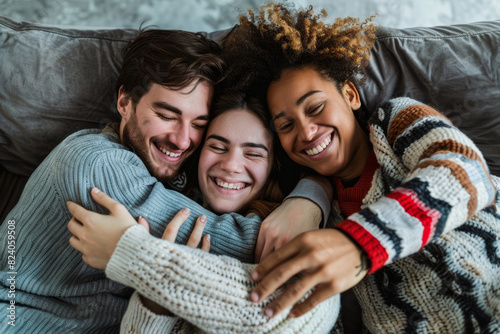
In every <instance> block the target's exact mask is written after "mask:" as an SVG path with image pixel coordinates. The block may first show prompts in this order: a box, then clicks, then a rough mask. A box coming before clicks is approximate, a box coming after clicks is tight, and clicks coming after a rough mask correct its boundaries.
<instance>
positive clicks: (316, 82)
mask: <svg viewBox="0 0 500 334" xmlns="http://www.w3.org/2000/svg"><path fill="white" fill-rule="evenodd" d="M267 100H268V105H269V109H270V111H271V115H272V117H273V124H274V126H275V128H276V131H277V133H278V137H279V139H280V142H281V145H282V146H283V149H284V150H285V151H286V153H287V154H288V155H289V156H290V158H292V160H294V161H295V162H297V163H298V164H300V165H303V166H307V167H310V168H312V169H314V170H315V171H317V172H318V173H320V174H322V175H329V176H337V177H340V178H346V179H349V178H350V177H351V176H352V175H351V174H353V173H354V174H356V173H358V171H357V169H358V168H354V169H353V167H355V166H356V163H358V162H357V161H356V160H357V158H356V157H357V156H358V155H359V154H358V155H357V154H356V153H357V152H358V151H360V148H361V147H365V146H366V145H367V138H366V136H365V134H364V132H363V130H362V129H361V127H360V126H359V125H358V122H357V121H356V118H355V117H354V113H353V110H356V109H358V108H359V107H360V105H361V104H360V100H359V95H358V92H357V91H356V88H355V87H354V86H353V85H352V84H346V85H344V87H343V88H342V90H341V91H340V92H339V90H338V89H337V87H336V85H335V84H334V83H333V82H331V81H329V80H326V79H325V78H323V77H322V76H321V75H320V74H319V73H318V71H316V70H315V69H313V68H310V67H305V68H299V69H288V70H285V71H284V72H283V74H282V75H281V77H280V79H279V80H277V81H275V82H273V83H271V85H270V86H269V89H268V92H267ZM363 167H364V164H363V165H361V168H363ZM354 170H356V171H354Z"/></svg>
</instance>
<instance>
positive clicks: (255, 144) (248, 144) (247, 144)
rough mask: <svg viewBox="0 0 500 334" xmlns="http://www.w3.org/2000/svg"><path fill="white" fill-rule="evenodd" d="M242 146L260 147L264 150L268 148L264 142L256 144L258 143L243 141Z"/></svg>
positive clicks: (267, 150)
mask: <svg viewBox="0 0 500 334" xmlns="http://www.w3.org/2000/svg"><path fill="white" fill-rule="evenodd" d="M242 146H243V147H254V148H261V149H263V150H265V151H266V152H269V149H268V148H267V147H266V145H264V144H258V143H250V142H249V143H243V145H242Z"/></svg>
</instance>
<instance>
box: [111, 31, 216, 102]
mask: <svg viewBox="0 0 500 334" xmlns="http://www.w3.org/2000/svg"><path fill="white" fill-rule="evenodd" d="M123 54H124V56H123V63H122V69H121V72H120V76H119V77H118V82H117V85H116V91H117V93H118V92H119V89H120V87H122V86H123V92H124V93H126V94H127V95H128V96H129V97H130V98H131V99H132V102H133V103H134V105H135V104H137V103H138V102H139V100H140V99H141V97H142V96H143V95H144V94H146V93H147V92H148V91H149V88H150V87H151V84H153V83H156V84H159V85H162V86H165V87H168V88H170V89H173V90H180V89H183V88H185V87H187V86H188V85H190V84H192V83H193V82H194V83H196V85H197V84H199V83H200V82H207V83H209V84H211V85H215V84H216V83H218V82H219V81H220V80H221V79H222V78H223V75H224V70H225V66H224V61H223V60H222V58H221V57H220V54H221V49H220V47H219V45H218V44H217V43H215V42H214V41H212V40H209V39H207V38H206V37H205V36H203V35H202V34H200V33H193V32H189V31H180V30H145V31H141V32H140V33H139V35H138V36H137V37H136V38H135V39H134V40H132V41H131V42H130V43H129V44H128V45H127V46H126V47H125V49H124V50H123Z"/></svg>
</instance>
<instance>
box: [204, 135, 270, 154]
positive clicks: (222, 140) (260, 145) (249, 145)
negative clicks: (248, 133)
mask: <svg viewBox="0 0 500 334" xmlns="http://www.w3.org/2000/svg"><path fill="white" fill-rule="evenodd" d="M209 139H215V140H219V141H221V142H224V143H226V144H230V143H231V142H230V141H229V140H228V139H227V138H224V137H222V136H219V135H215V134H213V135H210V136H208V137H207V139H206V140H209ZM241 146H243V147H254V148H261V149H263V150H265V151H266V152H269V149H268V148H267V147H266V145H264V144H259V143H252V142H246V143H243V144H242V145H241Z"/></svg>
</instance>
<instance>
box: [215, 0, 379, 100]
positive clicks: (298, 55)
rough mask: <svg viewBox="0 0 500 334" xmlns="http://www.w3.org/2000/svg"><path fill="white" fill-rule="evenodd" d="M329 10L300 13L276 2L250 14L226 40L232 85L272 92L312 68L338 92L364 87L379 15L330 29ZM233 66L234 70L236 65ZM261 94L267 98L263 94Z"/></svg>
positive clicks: (342, 20) (346, 21)
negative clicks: (292, 73)
mask: <svg viewBox="0 0 500 334" xmlns="http://www.w3.org/2000/svg"><path fill="white" fill-rule="evenodd" d="M326 17H327V13H326V11H325V10H321V12H320V13H319V14H314V10H313V7H312V6H309V7H308V8H307V9H299V10H294V9H292V8H287V7H286V6H285V5H283V4H275V3H274V2H270V3H268V4H267V5H263V6H262V7H261V8H260V11H259V13H254V11H253V10H250V9H249V10H248V15H247V16H246V15H241V16H240V24H239V25H237V26H236V27H234V28H233V30H232V31H231V32H229V33H228V35H227V36H226V37H225V38H224V39H223V40H222V47H223V57H224V58H225V59H226V60H227V62H228V63H229V64H230V69H229V71H230V72H229V74H228V75H229V78H228V80H226V83H227V84H229V85H231V87H233V88H234V87H239V88H240V89H246V90H249V89H254V90H257V91H258V90H259V89H260V90H262V89H267V86H268V84H269V83H270V82H271V81H275V80H278V79H279V77H280V76H281V74H282V72H283V71H284V70H286V69H288V68H300V67H307V66H312V67H313V68H315V69H316V70H318V72H319V73H320V74H321V75H323V76H324V77H325V78H326V79H329V80H332V81H334V82H335V83H336V84H337V86H338V87H340V86H342V85H343V84H344V83H346V82H348V81H350V82H352V83H354V84H357V85H359V84H362V83H364V80H365V76H364V69H365V67H366V66H367V65H368V60H369V58H370V50H371V48H372V46H373V43H374V42H375V25H374V24H373V23H372V19H373V16H372V17H370V18H367V19H366V20H364V21H363V22H360V20H359V19H357V18H352V17H347V18H338V19H337V20H336V21H335V22H334V23H332V24H327V23H325V22H323V19H324V18H326ZM231 65H232V66H231ZM260 93H263V92H262V91H261V92H260Z"/></svg>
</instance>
